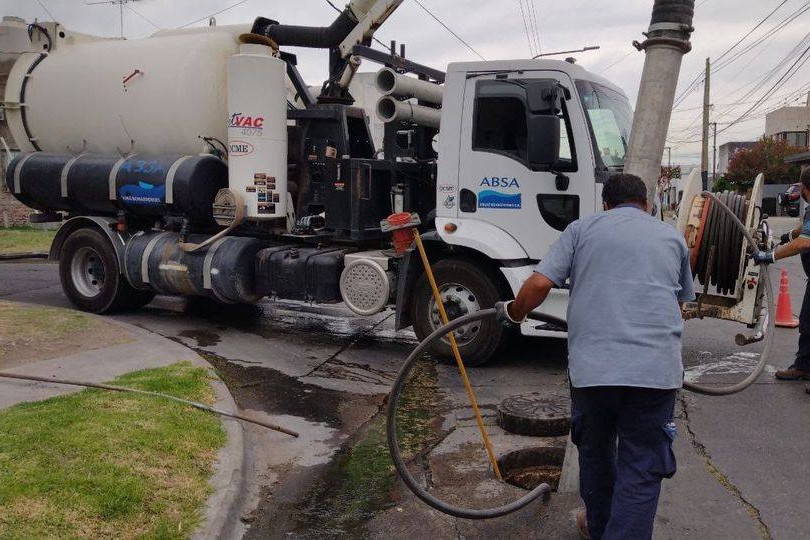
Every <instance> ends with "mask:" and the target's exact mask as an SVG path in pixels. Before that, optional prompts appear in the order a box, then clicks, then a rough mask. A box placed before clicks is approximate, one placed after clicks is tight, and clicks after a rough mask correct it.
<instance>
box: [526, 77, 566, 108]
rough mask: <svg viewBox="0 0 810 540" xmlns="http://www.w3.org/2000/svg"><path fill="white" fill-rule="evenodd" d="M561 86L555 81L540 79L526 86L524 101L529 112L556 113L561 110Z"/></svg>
mask: <svg viewBox="0 0 810 540" xmlns="http://www.w3.org/2000/svg"><path fill="white" fill-rule="evenodd" d="M562 97H563V88H562V87H561V86H560V84H559V83H558V82H557V81H550V80H540V81H533V82H531V83H529V85H528V86H527V87H526V102H527V104H528V106H529V113H530V114H557V113H559V112H560V110H562V105H561V104H560V100H561V99H562Z"/></svg>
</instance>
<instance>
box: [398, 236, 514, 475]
mask: <svg viewBox="0 0 810 540" xmlns="http://www.w3.org/2000/svg"><path fill="white" fill-rule="evenodd" d="M413 239H414V242H415V243H416V249H417V251H419V256H420V257H421V258H422V264H423V265H424V267H425V274H426V275H427V278H428V281H429V282H430V288H431V289H432V290H433V299H434V300H435V301H436V307H437V308H438V309H439V318H440V319H441V321H442V324H447V323H449V322H450V319H449V318H448V317H447V312H446V311H445V309H444V302H442V296H441V294H439V286H438V285H436V279H435V278H434V277H433V270H431V268H430V261H429V260H428V258H427V252H426V251H425V245H424V244H423V243H422V237H421V236H420V235H419V231H417V230H416V229H414V230H413ZM447 339H448V340H450V348H451V349H453V356H454V357H455V358H456V364H457V365H458V371H459V373H460V374H461V380H462V381H464V390H466V391H467V398H469V400H470V405H472V409H473V413H475V421H476V423H477V424H478V429H479V430H480V431H481V438H483V439H484V447H485V448H486V449H487V456H489V462H490V463H491V464H492V469H493V470H494V471H495V476H496V477H497V478H498V480H503V477H502V476H501V469H500V467H498V460H497V459H495V452H494V451H493V450H492V443H491V442H490V441H489V435H487V428H486V427H485V426H484V419H483V418H482V417H481V411H480V410H479V409H478V402H477V401H476V399H475V393H474V392H473V389H472V385H471V384H470V378H469V377H467V370H466V369H465V368H464V361H463V360H462V359H461V353H460V352H459V350H458V344H457V343H456V336H455V334H454V333H453V332H450V333H449V334H447Z"/></svg>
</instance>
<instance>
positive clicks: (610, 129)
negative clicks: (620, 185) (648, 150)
mask: <svg viewBox="0 0 810 540" xmlns="http://www.w3.org/2000/svg"><path fill="white" fill-rule="evenodd" d="M576 86H577V91H578V92H579V97H580V99H581V100H582V105H583V107H584V108H585V111H586V112H587V116H588V124H590V127H591V133H593V136H594V137H595V139H596V144H595V146H596V149H597V150H598V152H599V155H600V157H601V158H602V162H603V163H604V164H605V166H606V167H608V168H616V169H620V168H621V167H622V166H623V165H624V155H625V153H626V152H627V142H628V141H629V140H630V126H631V125H632V123H633V111H632V110H631V109H630V104H629V103H628V102H627V98H626V97H624V96H623V95H622V94H620V93H619V92H616V91H615V90H611V89H610V88H608V87H606V86H602V85H601V84H597V83H594V82H590V81H576Z"/></svg>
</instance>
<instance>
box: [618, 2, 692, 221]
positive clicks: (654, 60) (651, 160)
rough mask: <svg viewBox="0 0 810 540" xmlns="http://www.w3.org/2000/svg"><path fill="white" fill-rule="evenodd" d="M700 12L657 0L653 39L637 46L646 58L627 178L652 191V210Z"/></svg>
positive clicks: (650, 32)
mask: <svg viewBox="0 0 810 540" xmlns="http://www.w3.org/2000/svg"><path fill="white" fill-rule="evenodd" d="M694 7H695V2H694V0H655V3H654V6H653V10H652V17H651V18H650V26H649V28H648V30H647V32H646V33H645V36H646V37H647V39H646V40H645V41H644V42H643V43H637V42H634V43H633V45H634V46H635V47H636V48H637V49H638V50H640V51H644V53H645V58H644V71H643V72H642V74H641V83H640V84H639V90H638V99H637V100H636V111H635V114H634V115H633V128H632V130H631V131H630V141H629V143H628V148H627V155H626V156H625V160H624V172H626V173H629V174H634V175H636V176H638V177H639V178H641V179H642V180H643V181H644V183H645V184H646V185H647V204H648V206H649V207H650V208H652V207H653V206H652V203H653V194H654V193H655V189H656V187H657V185H658V177H659V176H660V174H661V157H662V156H663V155H664V145H665V144H666V138H667V131H668V130H669V121H670V117H671V116H672V103H673V101H674V100H675V88H676V86H677V85H678V75H679V73H680V71H681V60H682V59H683V55H684V54H686V53H687V52H689V50H690V49H691V44H690V43H689V36H690V34H691V33H692V31H693V30H694V29H693V28H692V16H693V13H694Z"/></svg>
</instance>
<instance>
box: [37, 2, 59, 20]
mask: <svg viewBox="0 0 810 540" xmlns="http://www.w3.org/2000/svg"><path fill="white" fill-rule="evenodd" d="M37 4H39V6H40V7H41V8H42V9H44V10H45V13H47V14H48V17H50V18H51V20H52V21H54V22H56V17H54V16H53V13H51V10H49V9H48V8H47V6H46V5H45V4H44V3H43V2H42V0H37Z"/></svg>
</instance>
